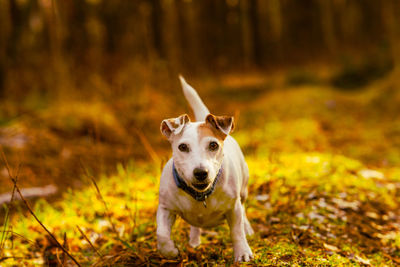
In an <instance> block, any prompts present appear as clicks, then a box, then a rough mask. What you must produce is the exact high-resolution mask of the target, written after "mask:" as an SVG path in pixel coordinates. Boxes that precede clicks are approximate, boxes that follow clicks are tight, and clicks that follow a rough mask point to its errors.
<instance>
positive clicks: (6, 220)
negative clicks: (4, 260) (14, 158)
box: [0, 146, 21, 255]
mask: <svg viewBox="0 0 400 267" xmlns="http://www.w3.org/2000/svg"><path fill="white" fill-rule="evenodd" d="M0 150H1V154H2V155H3V158H4V159H5V154H4V151H3V147H2V146H0ZM4 163H5V165H6V169H7V172H8V175H9V176H10V177H11V169H10V166H9V164H8V162H7V160H5V161H4ZM20 169H21V164H19V165H18V170H17V175H16V176H15V181H18V176H19V171H20ZM14 194H15V186H13V190H12V193H11V200H10V204H12V202H13V200H14ZM10 207H11V206H10ZM10 212H11V208H7V210H6V214H5V216H4V227H3V233H2V235H1V238H0V250H1V251H0V255H2V250H3V248H4V245H5V242H6V239H7V233H8V230H10V229H11V226H9V221H10ZM7 228H8V229H7Z"/></svg>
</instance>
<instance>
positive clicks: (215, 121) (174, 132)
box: [161, 114, 234, 192]
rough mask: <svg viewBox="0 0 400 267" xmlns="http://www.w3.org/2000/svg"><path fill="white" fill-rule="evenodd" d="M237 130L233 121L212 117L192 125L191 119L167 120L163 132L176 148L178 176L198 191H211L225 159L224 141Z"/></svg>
mask: <svg viewBox="0 0 400 267" xmlns="http://www.w3.org/2000/svg"><path fill="white" fill-rule="evenodd" d="M233 128H234V123H233V117H228V116H214V115H212V114H209V115H208V116H207V117H206V119H205V121H204V122H190V119H189V117H188V115H186V114H184V115H181V116H179V117H178V118H173V119H167V120H163V121H162V123H161V132H162V134H163V135H164V136H165V137H166V138H167V139H168V140H169V142H170V143H171V146H172V154H173V156H172V157H173V160H174V164H175V168H176V170H177V171H178V174H179V176H180V177H182V179H183V180H184V181H185V182H186V184H188V185H190V186H191V187H193V188H194V189H196V190H197V191H200V192H201V191H205V190H207V189H208V188H209V187H210V186H211V185H212V183H213V182H214V179H215V178H216V176H217V174H218V172H219V170H220V168H221V165H222V160H223V157H224V152H223V147H224V140H225V138H226V137H227V136H228V135H229V133H231V132H232V130H233Z"/></svg>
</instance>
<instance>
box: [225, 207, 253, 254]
mask: <svg viewBox="0 0 400 267" xmlns="http://www.w3.org/2000/svg"><path fill="white" fill-rule="evenodd" d="M227 220H228V224H229V228H230V230H231V237H232V243H233V254H234V256H235V262H244V261H250V260H251V259H252V258H253V253H252V252H251V249H250V247H249V244H248V243H247V239H246V234H245V231H244V214H243V208H242V205H241V203H240V200H239V199H238V200H237V201H236V202H235V207H234V208H233V209H232V210H230V211H229V212H228V213H227Z"/></svg>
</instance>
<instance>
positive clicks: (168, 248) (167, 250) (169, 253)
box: [157, 240, 179, 259]
mask: <svg viewBox="0 0 400 267" xmlns="http://www.w3.org/2000/svg"><path fill="white" fill-rule="evenodd" d="M162 241H164V240H162ZM162 241H161V242H158V244H157V249H158V251H159V252H160V254H161V255H163V256H164V257H165V258H167V259H173V258H176V257H177V256H178V254H179V251H178V249H177V248H176V247H175V245H174V243H173V242H172V241H171V240H168V241H164V242H162Z"/></svg>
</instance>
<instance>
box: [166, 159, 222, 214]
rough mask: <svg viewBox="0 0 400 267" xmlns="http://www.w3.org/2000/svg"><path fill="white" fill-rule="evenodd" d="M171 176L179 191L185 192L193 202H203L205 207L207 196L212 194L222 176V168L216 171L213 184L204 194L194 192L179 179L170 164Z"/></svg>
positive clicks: (173, 166) (173, 165)
mask: <svg viewBox="0 0 400 267" xmlns="http://www.w3.org/2000/svg"><path fill="white" fill-rule="evenodd" d="M172 174H173V176H174V180H175V183H176V186H177V187H178V188H180V189H182V190H183V191H185V192H186V193H188V194H189V195H191V196H192V197H193V198H194V199H195V200H197V201H203V204H204V206H205V207H207V205H206V199H207V197H208V196H209V195H211V194H212V192H214V189H215V185H216V184H217V182H218V178H219V177H220V176H221V174H222V166H221V168H220V169H219V171H218V174H217V177H215V179H214V182H213V184H212V185H211V187H210V188H209V189H208V190H206V191H204V192H198V191H196V190H194V189H193V188H192V187H190V186H188V185H187V184H186V183H185V181H184V180H183V179H182V178H181V177H179V174H178V172H177V170H176V168H175V164H174V163H172Z"/></svg>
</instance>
